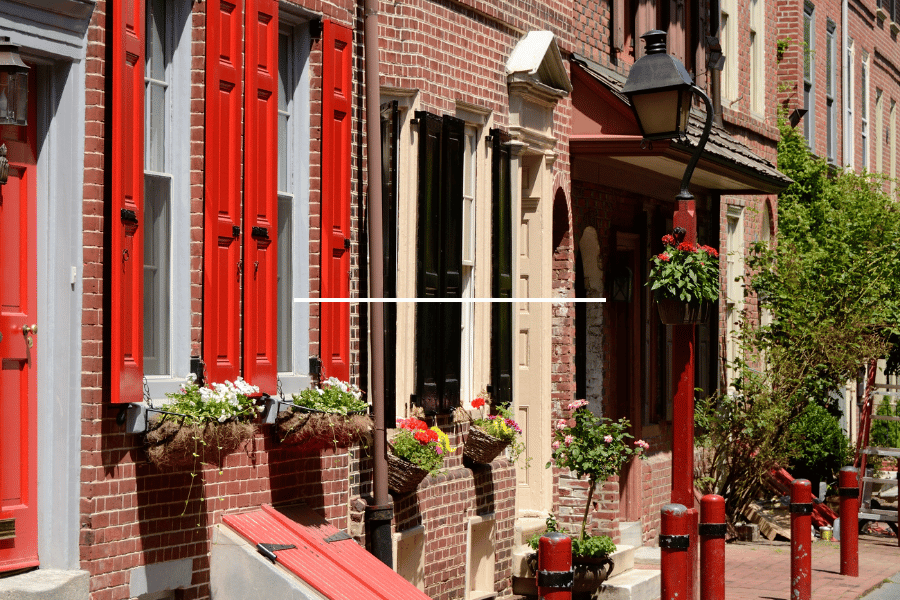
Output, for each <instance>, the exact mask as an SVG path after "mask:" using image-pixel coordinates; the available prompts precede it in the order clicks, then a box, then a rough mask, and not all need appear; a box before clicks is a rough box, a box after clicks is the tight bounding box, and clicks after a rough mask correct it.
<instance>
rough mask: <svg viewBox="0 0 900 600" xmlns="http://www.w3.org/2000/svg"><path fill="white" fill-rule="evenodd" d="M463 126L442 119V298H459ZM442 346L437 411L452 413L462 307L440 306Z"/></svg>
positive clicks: (455, 399)
mask: <svg viewBox="0 0 900 600" xmlns="http://www.w3.org/2000/svg"><path fill="white" fill-rule="evenodd" d="M464 144H465V123H464V122H463V121H461V120H460V119H457V118H455V117H450V116H445V117H444V139H443V145H442V148H441V277H442V279H441V296H442V297H444V298H461V297H462V235H463V234H462V212H463V152H464ZM440 307H441V316H440V319H441V337H442V341H443V343H442V344H441V346H442V348H443V351H444V352H443V361H442V367H443V369H442V370H443V379H442V385H441V389H440V399H441V401H440V409H441V410H442V411H445V412H446V411H450V410H453V408H454V407H455V406H457V405H458V404H459V378H460V352H461V350H462V348H461V342H460V335H461V333H460V332H461V327H462V305H461V304H459V303H446V304H443V303H442V304H440Z"/></svg>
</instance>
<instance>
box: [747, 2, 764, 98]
mask: <svg viewBox="0 0 900 600" xmlns="http://www.w3.org/2000/svg"><path fill="white" fill-rule="evenodd" d="M764 24H765V18H764V14H763V1H762V0H750V110H751V111H753V112H754V113H756V114H758V115H762V114H764V113H765V98H766V83H765V81H766V78H765V56H764V53H763V45H764V44H765V39H766V35H765V30H764V26H765V25H764Z"/></svg>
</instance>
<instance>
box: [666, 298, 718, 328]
mask: <svg viewBox="0 0 900 600" xmlns="http://www.w3.org/2000/svg"><path fill="white" fill-rule="evenodd" d="M709 306H710V303H709V302H682V301H681V300H676V299H674V298H663V299H661V300H659V301H657V303H656V307H657V308H658V309H659V318H660V320H661V321H662V322H663V324H664V325H700V324H702V323H706V322H707V320H708V318H709Z"/></svg>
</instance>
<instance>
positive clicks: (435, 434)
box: [391, 417, 455, 475]
mask: <svg viewBox="0 0 900 600" xmlns="http://www.w3.org/2000/svg"><path fill="white" fill-rule="evenodd" d="M397 427H398V429H399V431H398V432H397V433H396V434H395V435H394V437H393V438H392V439H391V448H392V450H393V452H394V454H395V455H396V456H398V457H400V458H402V459H404V460H408V461H409V462H411V463H412V464H414V465H416V466H417V467H419V468H420V469H423V470H425V471H428V474H429V475H433V474H435V473H437V472H438V471H439V470H440V469H441V467H442V466H444V457H446V456H448V455H450V454H451V453H452V452H453V451H454V450H455V449H454V448H452V447H451V446H450V438H448V437H447V434H446V433H444V432H443V431H441V430H440V429H439V428H438V427H431V428H429V427H428V424H427V423H426V422H425V421H423V420H421V419H417V418H416V417H410V418H408V419H398V420H397Z"/></svg>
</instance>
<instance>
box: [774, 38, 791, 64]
mask: <svg viewBox="0 0 900 600" xmlns="http://www.w3.org/2000/svg"><path fill="white" fill-rule="evenodd" d="M790 46H791V38H781V39H779V40H778V41H777V42H775V50H776V52H777V54H778V60H781V57H783V56H784V53H785V52H787V49H788V48H790Z"/></svg>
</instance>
